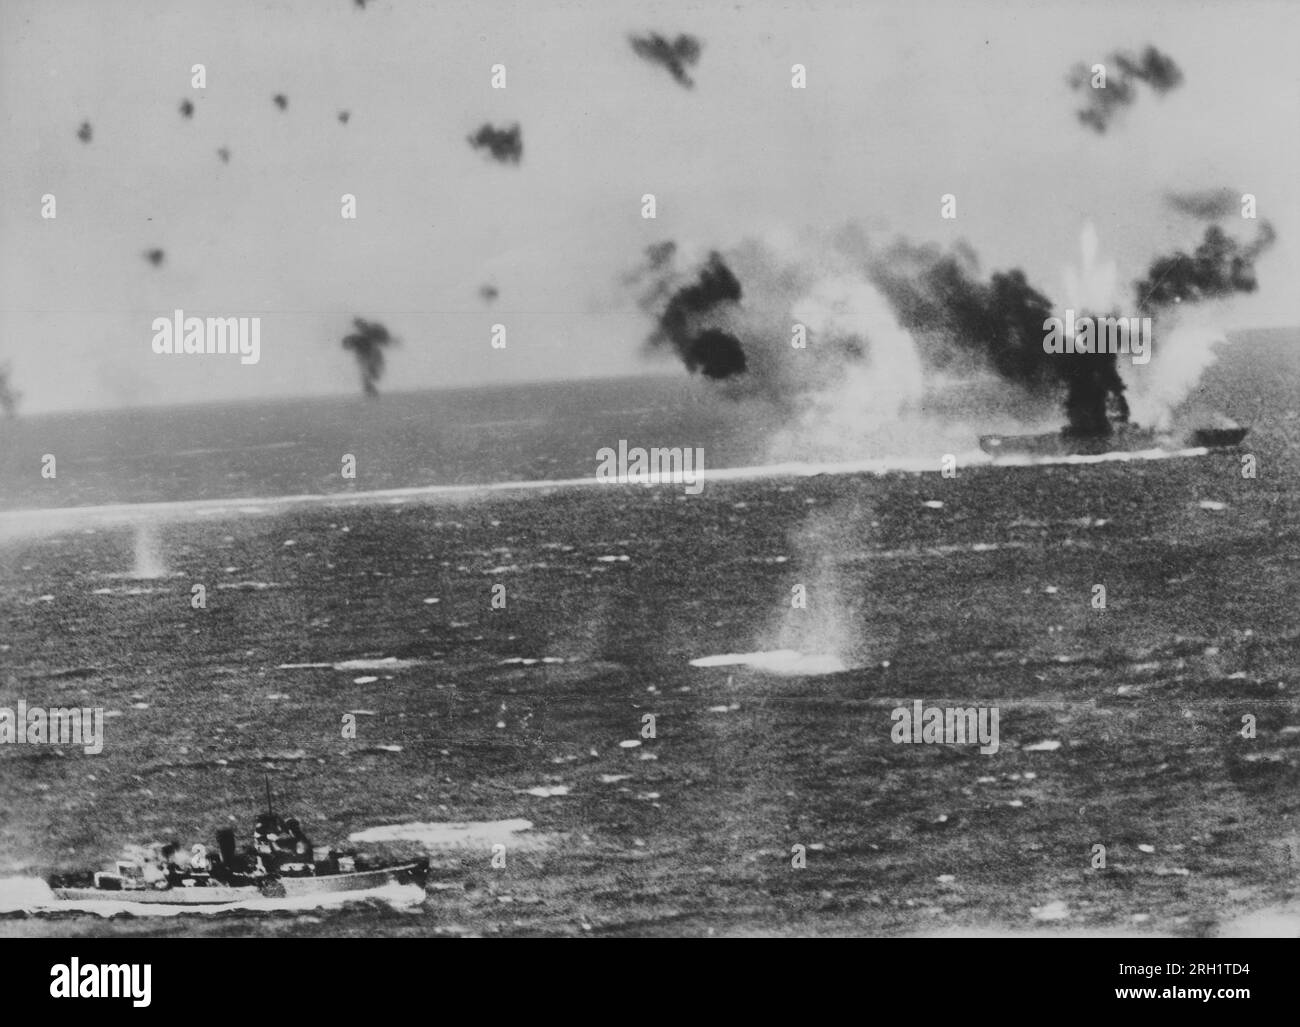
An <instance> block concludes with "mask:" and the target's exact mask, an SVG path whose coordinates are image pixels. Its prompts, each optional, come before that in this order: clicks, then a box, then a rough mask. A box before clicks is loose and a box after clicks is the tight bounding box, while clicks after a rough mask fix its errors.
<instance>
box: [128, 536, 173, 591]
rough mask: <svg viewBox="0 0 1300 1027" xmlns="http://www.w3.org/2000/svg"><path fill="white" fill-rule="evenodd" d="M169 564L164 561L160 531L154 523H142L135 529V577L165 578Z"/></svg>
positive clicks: (132, 572)
mask: <svg viewBox="0 0 1300 1027" xmlns="http://www.w3.org/2000/svg"><path fill="white" fill-rule="evenodd" d="M166 576H167V565H166V564H165V563H164V562H163V557H162V546H161V545H160V544H159V542H158V531H157V529H156V528H155V527H154V525H152V524H141V525H138V526H137V527H136V529H135V567H134V568H133V569H132V571H131V577H133V578H141V579H144V578H165V577H166Z"/></svg>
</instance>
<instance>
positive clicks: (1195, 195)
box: [1165, 187, 1241, 221]
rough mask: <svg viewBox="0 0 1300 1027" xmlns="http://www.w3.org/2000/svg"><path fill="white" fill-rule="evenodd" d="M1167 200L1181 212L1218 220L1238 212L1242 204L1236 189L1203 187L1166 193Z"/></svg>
mask: <svg viewBox="0 0 1300 1027" xmlns="http://www.w3.org/2000/svg"><path fill="white" fill-rule="evenodd" d="M1165 202H1166V203H1167V204H1169V206H1170V207H1172V208H1173V209H1174V210H1176V211H1178V213H1180V214H1186V215H1188V216H1189V217H1194V218H1198V219H1200V220H1201V221H1217V220H1218V219H1219V218H1226V217H1229V216H1231V215H1233V214H1236V213H1237V212H1238V211H1239V210H1240V206H1241V193H1239V192H1237V190H1235V189H1228V188H1226V187H1225V188H1223V189H1201V190H1198V191H1196V192H1187V193H1174V192H1169V193H1165Z"/></svg>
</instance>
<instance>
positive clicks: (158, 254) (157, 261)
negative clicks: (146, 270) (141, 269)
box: [144, 250, 167, 267]
mask: <svg viewBox="0 0 1300 1027" xmlns="http://www.w3.org/2000/svg"><path fill="white" fill-rule="evenodd" d="M166 257H167V254H166V253H165V252H163V251H162V250H147V251H145V255H144V259H145V260H147V261H149V263H150V264H152V265H153V266H154V267H162V262H163V261H164V260H165V259H166Z"/></svg>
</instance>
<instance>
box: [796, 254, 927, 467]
mask: <svg viewBox="0 0 1300 1027" xmlns="http://www.w3.org/2000/svg"><path fill="white" fill-rule="evenodd" d="M790 316H791V318H793V319H794V321H796V322H798V323H800V324H803V325H804V326H805V327H806V328H807V329H808V348H807V349H806V350H802V351H798V350H795V351H794V353H795V354H796V355H797V356H796V359H802V360H808V361H810V362H813V363H816V362H818V361H819V360H820V359H822V356H823V354H825V353H828V352H832V351H835V352H837V353H842V352H843V349H844V347H845V346H846V345H847V346H852V347H857V348H859V349H861V350H862V352H863V356H862V357H861V358H860V359H853V358H844V357H838V358H837V359H840V360H841V366H839V367H837V368H835V369H834V370H835V373H834V374H833V375H831V376H829V377H830V381H829V383H828V384H826V385H825V386H823V387H822V388H820V389H818V390H816V391H813V392H810V393H808V394H807V395H806V396H805V397H802V398H801V404H802V405H803V406H804V409H803V410H802V412H801V413H799V414H798V415H796V417H795V420H794V421H793V422H792V423H791V424H790V425H788V426H787V427H786V428H785V429H783V430H782V431H781V432H780V433H779V435H778V437H777V439H776V440H775V442H774V447H773V449H774V453H773V456H774V458H775V459H789V458H814V459H819V460H835V459H847V458H851V457H854V456H862V455H864V453H863V450H864V447H865V446H867V445H868V443H874V444H876V445H877V446H878V445H879V443H880V442H881V441H883V440H882V438H881V433H882V431H886V430H887V429H889V428H894V429H895V433H896V434H900V438H899V439H898V440H895V441H896V442H902V441H904V439H905V438H906V435H907V434H910V432H905V431H903V429H902V426H901V424H900V422H901V421H903V419H904V418H905V417H906V415H907V414H909V413H910V412H912V410H913V409H914V408H916V407H917V406H918V405H919V402H920V399H921V396H922V393H923V390H924V384H925V373H924V369H923V367H922V365H921V357H920V354H919V353H918V352H917V349H916V344H915V342H914V340H913V339H912V336H911V334H910V333H908V332H907V331H905V330H904V329H903V328H901V327H900V326H899V324H898V321H897V320H896V319H895V317H894V314H893V312H892V311H891V310H890V308H889V304H888V303H887V302H886V300H885V298H884V297H883V296H882V295H881V294H880V293H879V292H878V291H877V290H876V289H875V288H874V287H873V286H872V285H871V284H870V283H868V282H866V281H864V280H862V279H860V278H855V277H853V276H850V275H835V276H833V277H830V278H826V279H823V280H821V281H819V282H817V283H816V284H815V285H814V286H813V288H812V289H811V290H810V291H809V292H808V294H807V295H806V296H804V297H803V298H802V299H800V300H798V301H796V302H795V303H794V304H793V306H792V307H791V310H790Z"/></svg>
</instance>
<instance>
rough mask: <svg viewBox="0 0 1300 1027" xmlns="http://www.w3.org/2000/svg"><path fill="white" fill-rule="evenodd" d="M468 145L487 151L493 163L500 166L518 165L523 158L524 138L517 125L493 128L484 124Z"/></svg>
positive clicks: (469, 139)
mask: <svg viewBox="0 0 1300 1027" xmlns="http://www.w3.org/2000/svg"><path fill="white" fill-rule="evenodd" d="M468 141H469V145H470V146H472V147H474V149H476V150H484V149H485V150H487V151H488V153H489V154H490V155H491V157H492V159H493V160H494V161H497V162H498V163H500V164H518V163H519V161H520V160H522V159H523V156H524V136H523V130H522V129H521V128H520V127H519V125H517V124H515V125H511V126H510V127H509V128H495V127H493V126H492V125H489V124H488V123H487V122H484V123H483V125H482V126H481V127H480V128H479V130H478V131H477V132H475V133H474V134H473V135H472V136H469V137H468Z"/></svg>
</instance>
